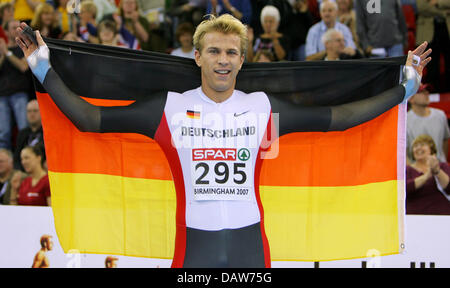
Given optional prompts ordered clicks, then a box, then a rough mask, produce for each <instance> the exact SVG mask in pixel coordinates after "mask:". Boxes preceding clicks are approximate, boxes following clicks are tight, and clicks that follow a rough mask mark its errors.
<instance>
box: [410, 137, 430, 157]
mask: <svg viewBox="0 0 450 288" xmlns="http://www.w3.org/2000/svg"><path fill="white" fill-rule="evenodd" d="M412 151H413V155H414V159H415V160H416V161H420V160H426V159H427V158H428V157H429V156H431V154H432V153H431V148H430V145H428V144H427V143H425V142H418V143H415V144H414V146H413V147H412Z"/></svg>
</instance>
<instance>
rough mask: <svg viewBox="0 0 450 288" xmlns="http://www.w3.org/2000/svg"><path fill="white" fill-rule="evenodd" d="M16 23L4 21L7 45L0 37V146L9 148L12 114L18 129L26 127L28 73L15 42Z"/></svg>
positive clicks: (29, 85)
mask: <svg viewBox="0 0 450 288" xmlns="http://www.w3.org/2000/svg"><path fill="white" fill-rule="evenodd" d="M19 25H20V22H19V21H16V20H12V21H9V22H6V24H5V30H6V35H7V36H8V39H9V41H8V44H6V42H5V41H4V40H3V39H1V38H0V148H6V149H11V130H12V125H13V124H12V122H11V118H12V116H14V119H15V121H16V124H17V128H18V129H19V130H20V129H24V128H25V127H27V116H26V109H27V108H26V107H27V103H28V94H27V93H28V91H29V89H30V87H31V75H30V72H29V69H28V63H27V60H26V59H25V57H24V55H23V53H22V50H21V49H20V47H19V46H17V44H16V41H15V37H16V34H17V32H16V30H17V28H18V27H19Z"/></svg>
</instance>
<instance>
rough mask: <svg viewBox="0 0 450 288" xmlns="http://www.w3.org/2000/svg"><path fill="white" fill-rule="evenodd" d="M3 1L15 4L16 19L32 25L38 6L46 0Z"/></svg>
mask: <svg viewBox="0 0 450 288" xmlns="http://www.w3.org/2000/svg"><path fill="white" fill-rule="evenodd" d="M0 2H1V3H5V2H10V3H11V4H13V5H14V19H16V20H19V21H20V22H25V23H27V24H28V25H30V23H31V20H32V19H33V15H34V13H35V10H36V8H37V6H38V5H39V4H41V3H45V0H0Z"/></svg>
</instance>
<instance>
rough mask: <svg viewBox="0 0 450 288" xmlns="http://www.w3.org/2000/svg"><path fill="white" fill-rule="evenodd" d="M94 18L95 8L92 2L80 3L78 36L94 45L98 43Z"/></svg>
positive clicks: (95, 14)
mask: <svg viewBox="0 0 450 288" xmlns="http://www.w3.org/2000/svg"><path fill="white" fill-rule="evenodd" d="M96 16H97V6H95V4H94V2H92V1H90V0H88V1H83V2H81V7H80V23H79V27H78V35H79V36H80V38H81V39H83V41H86V42H88V43H94V44H98V43H99V40H98V35H97V22H96V21H95V17H96Z"/></svg>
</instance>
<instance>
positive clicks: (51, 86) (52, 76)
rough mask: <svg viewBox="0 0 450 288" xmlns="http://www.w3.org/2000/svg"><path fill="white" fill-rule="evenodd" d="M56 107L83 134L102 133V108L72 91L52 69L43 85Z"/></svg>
mask: <svg viewBox="0 0 450 288" xmlns="http://www.w3.org/2000/svg"><path fill="white" fill-rule="evenodd" d="M42 85H43V86H44V88H45V90H47V92H48V94H50V96H51V97H52V99H53V101H54V102H55V104H56V106H58V108H59V109H60V110H61V111H62V112H63V113H64V115H66V116H67V118H69V119H70V121H72V123H73V124H74V125H75V126H76V127H77V128H78V129H79V130H80V131H82V132H100V107H97V106H95V105H92V104H90V103H88V102H86V101H84V100H83V99H81V98H80V97H79V96H78V95H76V94H75V93H73V92H72V91H70V89H69V88H68V87H67V86H66V84H64V82H63V81H62V80H61V78H60V77H59V76H58V74H57V73H56V72H55V71H54V70H53V68H50V70H48V72H47V75H46V76H45V79H44V83H43V84H42Z"/></svg>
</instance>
